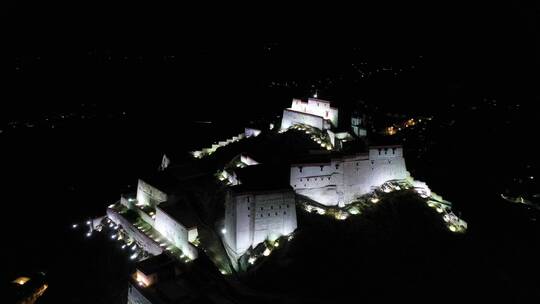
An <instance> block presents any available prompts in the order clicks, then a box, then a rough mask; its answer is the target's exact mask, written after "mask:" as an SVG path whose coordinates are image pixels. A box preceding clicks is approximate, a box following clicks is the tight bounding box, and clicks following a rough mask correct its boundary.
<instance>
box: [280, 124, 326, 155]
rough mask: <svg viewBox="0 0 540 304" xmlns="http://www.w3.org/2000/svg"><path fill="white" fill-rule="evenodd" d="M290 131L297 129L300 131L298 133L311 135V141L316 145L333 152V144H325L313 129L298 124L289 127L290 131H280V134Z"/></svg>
mask: <svg viewBox="0 0 540 304" xmlns="http://www.w3.org/2000/svg"><path fill="white" fill-rule="evenodd" d="M290 129H295V130H298V131H304V132H305V133H306V134H307V135H311V136H310V138H311V140H313V141H314V142H315V143H317V144H318V145H320V146H321V148H325V149H326V150H332V144H331V143H329V142H325V140H324V139H323V138H322V137H321V136H317V134H316V132H315V131H314V130H313V128H312V127H308V126H305V125H301V124H296V125H293V126H291V127H289V129H286V130H282V131H280V133H283V132H286V131H287V130H290Z"/></svg>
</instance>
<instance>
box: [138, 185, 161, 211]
mask: <svg viewBox="0 0 540 304" xmlns="http://www.w3.org/2000/svg"><path fill="white" fill-rule="evenodd" d="M166 200H167V194H166V193H165V192H163V191H161V190H159V189H157V188H156V187H153V186H152V185H150V184H148V183H146V182H145V181H143V180H142V179H139V182H138V184H137V203H138V204H141V205H145V206H153V207H155V206H157V205H158V204H159V203H162V202H164V201H166Z"/></svg>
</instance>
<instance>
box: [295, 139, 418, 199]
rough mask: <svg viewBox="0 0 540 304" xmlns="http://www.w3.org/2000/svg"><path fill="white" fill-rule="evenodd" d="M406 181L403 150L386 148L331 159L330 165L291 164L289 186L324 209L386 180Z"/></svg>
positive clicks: (355, 196)
mask: <svg viewBox="0 0 540 304" xmlns="http://www.w3.org/2000/svg"><path fill="white" fill-rule="evenodd" d="M408 177H409V172H408V171H407V169H406V166H405V159H404V158H403V149H402V148H401V147H399V146H388V147H373V148H370V150H369V153H367V154H366V153H363V154H356V155H350V156H345V157H342V158H336V159H332V160H331V162H330V163H310V164H294V165H292V166H291V176H290V182H291V186H292V187H293V189H294V190H295V191H296V192H297V193H298V194H301V195H304V196H307V197H309V198H310V199H313V200H315V201H317V202H319V203H321V204H324V205H328V206H334V205H340V206H343V205H345V204H348V203H350V202H351V201H353V200H355V199H356V198H357V197H358V196H360V195H363V194H366V193H369V192H371V191H372V190H373V189H374V188H375V187H379V186H380V185H382V184H383V183H384V182H386V181H388V180H394V179H406V178H408Z"/></svg>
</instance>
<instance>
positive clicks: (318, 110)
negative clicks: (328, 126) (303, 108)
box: [307, 98, 338, 127]
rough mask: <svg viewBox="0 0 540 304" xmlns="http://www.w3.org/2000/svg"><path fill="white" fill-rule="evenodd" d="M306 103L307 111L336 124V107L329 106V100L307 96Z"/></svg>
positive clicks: (335, 125)
mask: <svg viewBox="0 0 540 304" xmlns="http://www.w3.org/2000/svg"><path fill="white" fill-rule="evenodd" d="M307 103H308V113H311V114H315V115H317V116H321V117H323V118H324V119H328V120H330V121H331V122H332V125H334V127H337V126H338V109H336V108H332V107H331V106H330V101H326V100H322V99H315V98H309V99H308V102H307Z"/></svg>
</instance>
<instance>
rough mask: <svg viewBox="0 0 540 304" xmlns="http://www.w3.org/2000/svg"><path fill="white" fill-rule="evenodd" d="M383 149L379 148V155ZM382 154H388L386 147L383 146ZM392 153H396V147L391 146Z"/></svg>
mask: <svg viewBox="0 0 540 304" xmlns="http://www.w3.org/2000/svg"><path fill="white" fill-rule="evenodd" d="M382 150H383V149H379V155H381V152H382ZM384 154H385V155H386V154H388V148H384ZM392 154H396V148H392Z"/></svg>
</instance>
